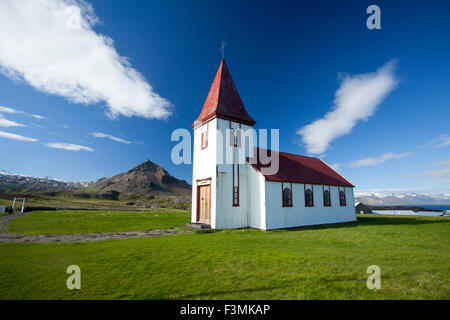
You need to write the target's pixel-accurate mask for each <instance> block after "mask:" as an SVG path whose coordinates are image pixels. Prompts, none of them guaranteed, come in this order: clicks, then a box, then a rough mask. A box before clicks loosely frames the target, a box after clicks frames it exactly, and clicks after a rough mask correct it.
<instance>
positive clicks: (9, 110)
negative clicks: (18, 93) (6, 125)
mask: <svg viewBox="0 0 450 320" xmlns="http://www.w3.org/2000/svg"><path fill="white" fill-rule="evenodd" d="M0 113H9V114H17V113H22V114H23V113H25V112H23V111H19V110H16V109H13V108H8V107H4V106H0Z"/></svg>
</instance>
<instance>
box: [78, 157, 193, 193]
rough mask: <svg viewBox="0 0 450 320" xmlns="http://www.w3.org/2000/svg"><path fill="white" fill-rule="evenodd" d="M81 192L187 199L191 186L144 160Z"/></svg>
mask: <svg viewBox="0 0 450 320" xmlns="http://www.w3.org/2000/svg"><path fill="white" fill-rule="evenodd" d="M83 192H88V193H95V194H108V193H125V194H140V195H174V196H184V197H189V196H190V195H191V185H190V184H189V183H187V182H186V181H184V180H178V179H177V178H174V177H173V176H172V175H171V174H170V173H169V172H167V171H166V170H165V169H164V168H162V167H160V166H159V165H157V164H156V163H154V162H151V161H150V160H146V161H145V162H144V163H141V164H140V165H138V166H137V167H135V168H133V169H131V170H129V171H128V172H125V173H121V174H118V175H115V176H113V177H111V178H102V179H100V180H98V181H97V182H95V183H92V184H90V185H89V186H87V187H86V188H85V189H83Z"/></svg>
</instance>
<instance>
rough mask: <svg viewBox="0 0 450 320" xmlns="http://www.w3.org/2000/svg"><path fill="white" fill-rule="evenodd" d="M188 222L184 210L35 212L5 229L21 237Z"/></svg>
mask: <svg viewBox="0 0 450 320" xmlns="http://www.w3.org/2000/svg"><path fill="white" fill-rule="evenodd" d="M189 219H190V213H189V212H187V211H182V212H151V211H79V210H64V211H36V212H33V214H31V215H26V216H23V217H20V218H17V219H14V220H13V221H11V223H10V224H9V225H7V230H8V231H11V232H18V233H24V234H69V233H89V232H110V231H137V230H152V229H166V228H173V227H176V226H183V225H185V224H186V223H188V222H189Z"/></svg>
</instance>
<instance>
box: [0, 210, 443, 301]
mask: <svg viewBox="0 0 450 320" xmlns="http://www.w3.org/2000/svg"><path fill="white" fill-rule="evenodd" d="M36 216H37V215H36ZM41 217H43V216H41ZM106 217H107V216H106ZM449 222H450V220H449V219H448V218H435V217H412V216H410V217H407V216H390V217H388V216H379V215H374V216H358V222H355V223H348V224H341V225H335V226H331V227H330V226H322V227H311V228H301V229H297V230H275V231H268V232H262V231H258V230H252V229H241V230H226V231H217V232H203V233H192V234H179V235H173V236H159V237H150V238H136V239H127V240H111V241H101V242H85V243H72V244H64V243H56V244H0V257H1V259H0V299H203V298H204V299H450V275H449V270H450V250H449V247H450V223H449ZM77 228H78V227H77ZM78 230H79V229H78ZM73 264H75V265H78V266H80V268H81V290H68V289H67V288H66V279H67V277H68V276H69V275H67V274H66V268H67V267H68V266H69V265H73ZM372 264H375V265H378V266H379V267H380V268H381V289H380V290H369V289H368V288H367V287H366V280H367V277H368V274H367V273H366V270H367V267H368V266H369V265H372Z"/></svg>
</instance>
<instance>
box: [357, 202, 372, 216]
mask: <svg viewBox="0 0 450 320" xmlns="http://www.w3.org/2000/svg"><path fill="white" fill-rule="evenodd" d="M355 211H356V213H367V214H371V213H372V209H371V208H370V207H369V206H366V205H365V204H364V203H361V202H359V203H357V204H356V206H355Z"/></svg>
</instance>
